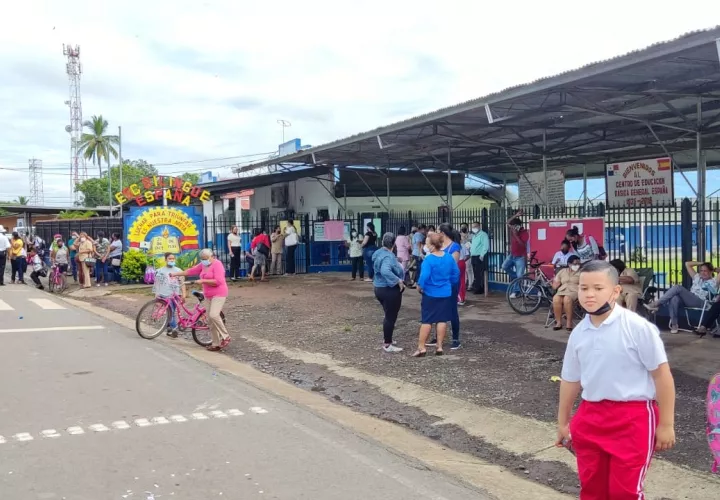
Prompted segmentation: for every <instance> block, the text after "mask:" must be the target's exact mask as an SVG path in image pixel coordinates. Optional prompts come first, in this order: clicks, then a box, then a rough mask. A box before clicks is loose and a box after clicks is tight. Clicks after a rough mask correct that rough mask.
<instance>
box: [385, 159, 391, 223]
mask: <svg viewBox="0 0 720 500" xmlns="http://www.w3.org/2000/svg"><path fill="white" fill-rule="evenodd" d="M385 191H387V209H388V212H390V170H388V172H387V176H386V177H385ZM388 215H390V214H389V213H388Z"/></svg>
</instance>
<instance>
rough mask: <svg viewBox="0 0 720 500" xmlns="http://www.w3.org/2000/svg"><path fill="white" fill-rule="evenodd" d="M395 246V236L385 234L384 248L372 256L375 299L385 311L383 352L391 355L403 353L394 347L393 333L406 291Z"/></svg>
mask: <svg viewBox="0 0 720 500" xmlns="http://www.w3.org/2000/svg"><path fill="white" fill-rule="evenodd" d="M393 246H395V235H394V234H393V233H385V234H384V235H383V237H382V248H380V249H379V250H376V251H375V252H374V253H373V255H372V270H373V271H374V273H373V285H375V298H376V299H378V302H380V305H381V306H382V307H383V311H385V318H384V319H383V336H384V337H385V339H384V344H383V350H384V351H385V352H389V353H397V352H401V351H402V349H401V348H400V347H396V346H394V345H393V331H394V330H395V322H396V321H397V317H398V313H399V312H400V306H401V305H402V293H403V292H404V291H405V283H403V278H404V277H405V270H404V269H403V266H402V265H401V264H400V262H398V259H397V257H396V256H395V254H394V253H393V252H392V248H393Z"/></svg>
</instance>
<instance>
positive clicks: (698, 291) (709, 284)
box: [645, 261, 718, 333]
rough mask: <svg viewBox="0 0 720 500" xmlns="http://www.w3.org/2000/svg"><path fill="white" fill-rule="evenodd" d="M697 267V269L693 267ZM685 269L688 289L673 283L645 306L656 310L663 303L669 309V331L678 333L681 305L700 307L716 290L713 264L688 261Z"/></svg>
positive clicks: (653, 310)
mask: <svg viewBox="0 0 720 500" xmlns="http://www.w3.org/2000/svg"><path fill="white" fill-rule="evenodd" d="M696 267H697V271H695V268H696ZM685 269H687V272H688V274H689V275H690V277H691V278H692V286H691V287H690V290H687V289H686V288H683V286H682V285H674V286H673V287H672V288H670V290H668V291H667V292H665V293H664V294H663V296H662V297H661V298H660V299H659V300H656V301H654V302H653V303H652V304H648V305H646V306H645V307H646V308H647V309H648V310H649V311H651V312H657V311H658V310H659V309H660V308H661V307H662V306H664V305H665V304H669V309H670V333H678V331H680V327H679V326H678V315H679V314H680V308H681V307H690V308H701V307H703V306H704V305H705V301H706V300H709V299H711V298H712V297H713V296H714V295H716V294H717V291H718V282H717V278H714V277H713V271H714V269H713V265H712V264H711V263H709V262H695V261H689V262H686V263H685Z"/></svg>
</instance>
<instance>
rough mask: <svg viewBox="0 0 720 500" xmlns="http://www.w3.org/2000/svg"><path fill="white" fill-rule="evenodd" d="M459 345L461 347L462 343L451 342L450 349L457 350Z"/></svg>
mask: <svg viewBox="0 0 720 500" xmlns="http://www.w3.org/2000/svg"><path fill="white" fill-rule="evenodd" d="M461 347H462V344H461V343H460V342H453V343H452V345H451V346H450V350H451V351H457V350H458V349H460V348H461Z"/></svg>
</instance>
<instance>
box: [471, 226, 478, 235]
mask: <svg viewBox="0 0 720 500" xmlns="http://www.w3.org/2000/svg"><path fill="white" fill-rule="evenodd" d="M472 232H473V233H475V234H477V233H479V232H480V228H479V227H474V228H472Z"/></svg>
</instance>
